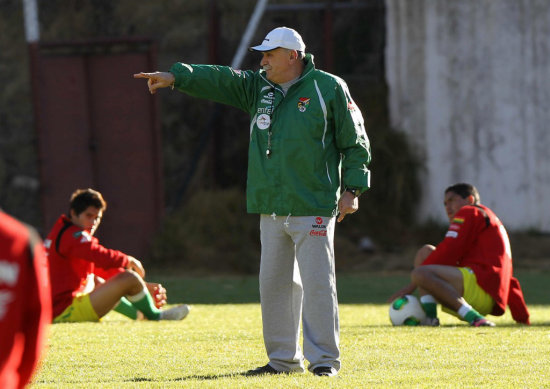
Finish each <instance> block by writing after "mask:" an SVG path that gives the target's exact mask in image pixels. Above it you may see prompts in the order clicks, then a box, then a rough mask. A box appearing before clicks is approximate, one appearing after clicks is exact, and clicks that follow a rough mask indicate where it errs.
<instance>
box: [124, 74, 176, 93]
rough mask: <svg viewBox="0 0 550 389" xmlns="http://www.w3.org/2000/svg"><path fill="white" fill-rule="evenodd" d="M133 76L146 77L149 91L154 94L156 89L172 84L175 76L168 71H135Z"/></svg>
mask: <svg viewBox="0 0 550 389" xmlns="http://www.w3.org/2000/svg"><path fill="white" fill-rule="evenodd" d="M134 78H146V79H147V86H148V87H149V93H151V94H154V93H155V92H156V91H157V89H160V88H166V87H168V86H172V85H173V84H174V81H175V80H176V78H175V77H174V75H173V74H172V73H169V72H153V73H143V72H142V73H137V74H134Z"/></svg>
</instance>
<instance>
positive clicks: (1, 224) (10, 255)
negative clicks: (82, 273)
mask: <svg viewBox="0 0 550 389" xmlns="http://www.w3.org/2000/svg"><path fill="white" fill-rule="evenodd" d="M50 298H51V297H50V283H49V274H48V262H47V260H46V255H45V252H44V247H43V246H42V244H41V241H40V238H39V237H38V234H37V233H36V232H35V231H34V230H32V229H31V228H28V227H26V226H25V225H23V224H22V223H20V222H18V221H17V220H15V219H14V218H12V217H10V216H8V215H6V214H5V213H2V212H0V334H2V335H1V336H0V388H10V389H11V388H23V387H24V386H25V385H26V384H27V383H28V382H29V380H30V379H31V376H32V373H33V371H34V369H35V367H36V364H37V362H38V359H39V357H40V352H41V350H42V348H43V345H44V341H45V338H46V328H47V325H48V324H49V323H50V322H51V315H52V310H51V300H50Z"/></svg>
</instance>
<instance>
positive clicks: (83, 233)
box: [73, 231, 92, 243]
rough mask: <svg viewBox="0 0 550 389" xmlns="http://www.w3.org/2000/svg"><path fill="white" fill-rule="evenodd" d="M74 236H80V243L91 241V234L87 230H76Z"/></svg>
mask: <svg viewBox="0 0 550 389" xmlns="http://www.w3.org/2000/svg"><path fill="white" fill-rule="evenodd" d="M73 236H74V237H75V238H77V239H78V238H79V237H80V243H86V242H91V241H92V236H91V235H90V234H89V233H88V232H87V231H77V232H75V233H74V234H73Z"/></svg>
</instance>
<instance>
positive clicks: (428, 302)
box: [420, 294, 437, 318]
mask: <svg viewBox="0 0 550 389" xmlns="http://www.w3.org/2000/svg"><path fill="white" fill-rule="evenodd" d="M420 304H421V305H422V309H424V312H426V316H427V317H430V318H435V317H437V301H436V300H435V299H434V298H433V296H431V295H429V294H426V295H424V296H421V297H420Z"/></svg>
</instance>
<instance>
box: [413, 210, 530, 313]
mask: <svg viewBox="0 0 550 389" xmlns="http://www.w3.org/2000/svg"><path fill="white" fill-rule="evenodd" d="M422 264H423V265H448V266H456V267H469V268H470V269H472V270H473V272H474V273H475V275H476V278H477V283H478V284H479V286H480V287H481V288H482V289H483V290H484V291H486V292H487V293H488V294H489V295H490V296H491V297H492V298H493V299H494V300H495V306H494V307H493V312H491V314H492V315H495V316H500V315H502V314H503V313H504V311H505V310H506V305H508V304H510V307H511V308H512V314H513V316H514V319H516V321H520V322H523V323H528V322H529V313H528V311H527V307H526V305H525V301H524V300H523V294H522V292H521V287H520V285H519V282H518V281H517V280H516V279H515V278H513V277H512V272H513V267H512V253H511V250H510V241H509V240H508V234H507V233H506V229H505V228H504V226H503V225H502V223H501V221H500V220H499V219H498V217H497V216H496V215H495V214H494V213H493V211H491V210H490V209H489V208H487V207H485V206H483V205H478V206H473V205H468V206H464V207H462V208H461V209H460V210H459V211H458V212H457V213H456V215H455V216H454V218H453V220H452V222H451V224H450V225H449V230H448V231H447V233H446V234H445V239H444V240H443V241H442V242H441V243H440V244H439V245H437V247H436V249H435V251H434V252H432V254H430V255H429V256H428V258H426V260H425V261H424V262H423V263H422Z"/></svg>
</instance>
